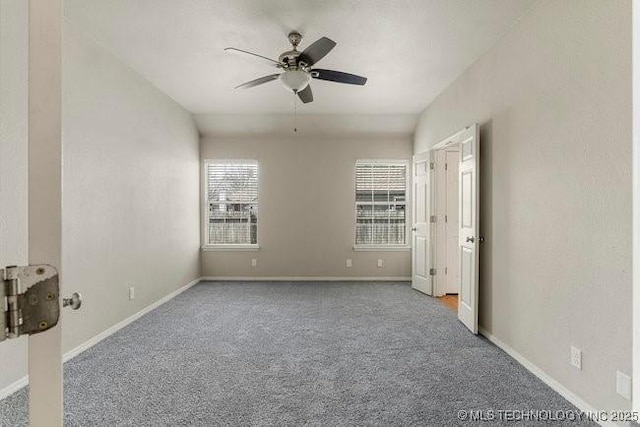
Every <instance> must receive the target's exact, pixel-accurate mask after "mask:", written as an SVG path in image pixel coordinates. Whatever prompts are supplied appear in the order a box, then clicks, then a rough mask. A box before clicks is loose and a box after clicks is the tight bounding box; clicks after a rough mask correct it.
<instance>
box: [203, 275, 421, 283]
mask: <svg viewBox="0 0 640 427" xmlns="http://www.w3.org/2000/svg"><path fill="white" fill-rule="evenodd" d="M201 280H202V281H203V282H206V281H211V282H222V281H229V282H256V281H265V282H267V281H278V282H408V281H410V280H411V277H405V276H387V277H355V276H350V277H334V276H329V277H327V276H266V277H244V276H203V277H202V278H201Z"/></svg>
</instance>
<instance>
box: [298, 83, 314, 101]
mask: <svg viewBox="0 0 640 427" xmlns="http://www.w3.org/2000/svg"><path fill="white" fill-rule="evenodd" d="M298 98H300V101H302V102H304V103H305V104H308V103H309V102H311V101H313V92H311V85H307V87H305V88H304V89H302V90H300V91H298Z"/></svg>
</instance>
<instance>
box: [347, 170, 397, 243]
mask: <svg viewBox="0 0 640 427" xmlns="http://www.w3.org/2000/svg"><path fill="white" fill-rule="evenodd" d="M407 170H408V164H407V163H406V162H401V161H391V162H380V161H378V162H376V161H360V160H359V161H357V162H356V246H359V245H360V246H406V244H407V215H406V212H407V209H406V207H407V196H406V195H407Z"/></svg>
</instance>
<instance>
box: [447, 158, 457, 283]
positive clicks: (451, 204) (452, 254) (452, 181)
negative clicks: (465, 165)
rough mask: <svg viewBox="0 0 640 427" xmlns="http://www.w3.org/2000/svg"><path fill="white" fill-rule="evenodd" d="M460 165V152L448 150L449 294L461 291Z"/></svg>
mask: <svg viewBox="0 0 640 427" xmlns="http://www.w3.org/2000/svg"><path fill="white" fill-rule="evenodd" d="M459 166H460V152H459V151H457V150H446V170H445V172H446V174H445V175H446V177H445V179H446V186H447V188H446V200H445V204H446V213H445V222H444V228H445V251H446V254H445V257H446V267H445V292H446V293H447V294H459V293H460V276H459V274H458V264H459V263H458V239H459V230H458V226H459V224H458V213H459V212H458V211H459V207H458V197H459V192H460V190H459V188H458V178H459V176H458V175H459V171H458V169H459Z"/></svg>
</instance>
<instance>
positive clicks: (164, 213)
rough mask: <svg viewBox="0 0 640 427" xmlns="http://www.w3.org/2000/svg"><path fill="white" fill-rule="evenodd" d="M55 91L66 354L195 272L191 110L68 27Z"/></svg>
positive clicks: (195, 157) (195, 154) (195, 148)
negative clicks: (73, 301) (71, 307)
mask: <svg viewBox="0 0 640 427" xmlns="http://www.w3.org/2000/svg"><path fill="white" fill-rule="evenodd" d="M63 96H64V99H63V142H64V171H63V175H64V176H63V180H64V194H63V199H64V209H63V236H64V239H63V259H62V265H63V273H64V288H65V290H66V292H67V293H68V292H72V291H79V292H81V293H82V294H83V295H84V298H85V304H84V306H83V308H82V310H80V311H78V312H70V311H65V312H64V317H63V320H64V329H63V337H64V348H65V351H66V350H69V349H72V348H74V347H76V346H77V345H79V344H81V343H83V342H84V341H86V340H88V339H90V338H92V337H93V336H95V335H97V334H98V333H100V332H102V331H104V330H105V329H107V328H108V327H110V326H113V325H114V324H116V323H117V322H119V321H121V320H123V319H125V318H127V317H129V316H131V315H132V314H134V313H136V312H138V311H140V310H141V309H142V308H144V307H146V306H148V305H150V304H152V303H154V302H155V301H157V300H159V299H160V298H162V297H164V296H165V295H167V294H169V293H171V292H172V291H174V290H175V289H177V288H179V287H181V286H184V285H185V284H187V283H188V282H189V281H191V280H194V279H195V278H197V277H198V276H199V252H198V247H199V242H200V236H199V233H198V224H199V222H200V210H199V199H200V197H199V191H198V189H199V172H200V167H199V136H198V133H197V130H196V128H195V124H194V122H193V119H192V118H191V115H190V114H189V113H188V112H187V111H185V110H184V109H183V108H181V107H180V106H178V105H177V104H176V103H175V102H173V101H172V100H171V99H169V98H168V97H167V96H166V95H164V94H163V93H161V92H160V91H158V90H157V89H156V88H155V87H153V86H151V84H150V83H148V82H147V81H146V80H144V79H142V78H141V77H140V76H139V75H137V74H135V73H134V72H132V71H131V69H129V68H128V67H126V66H125V65H123V64H122V63H121V62H119V61H118V60H116V59H115V58H114V57H113V56H112V55H111V54H110V53H108V52H107V51H105V50H104V49H103V48H101V47H99V46H97V45H96V44H95V43H93V42H92V41H90V40H89V39H88V38H87V37H84V36H83V35H82V34H80V33H78V32H77V31H76V30H74V29H73V28H72V26H71V25H70V24H68V25H66V26H65V32H64V67H63ZM130 286H134V287H135V290H136V298H135V299H134V300H133V301H129V287H130Z"/></svg>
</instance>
